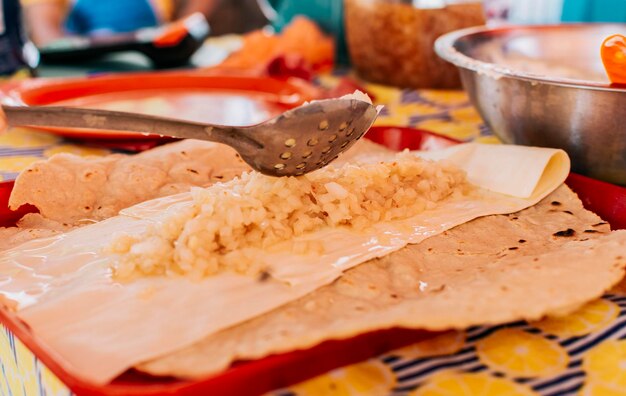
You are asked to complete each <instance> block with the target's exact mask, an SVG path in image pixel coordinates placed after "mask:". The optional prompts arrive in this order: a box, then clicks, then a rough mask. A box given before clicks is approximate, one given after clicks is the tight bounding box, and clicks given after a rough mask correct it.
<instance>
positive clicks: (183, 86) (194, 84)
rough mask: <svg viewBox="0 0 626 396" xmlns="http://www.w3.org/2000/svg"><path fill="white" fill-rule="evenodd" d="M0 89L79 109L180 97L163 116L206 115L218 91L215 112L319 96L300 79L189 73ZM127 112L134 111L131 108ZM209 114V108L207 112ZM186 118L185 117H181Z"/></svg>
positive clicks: (273, 108) (267, 110)
mask: <svg viewBox="0 0 626 396" xmlns="http://www.w3.org/2000/svg"><path fill="white" fill-rule="evenodd" d="M0 93H1V94H2V95H3V96H5V97H6V98H5V100H8V101H10V102H11V103H13V104H16V103H18V104H24V105H28V106H45V105H67V106H77V107H92V106H94V105H96V107H97V105H98V104H102V103H106V102H110V101H118V100H124V101H127V100H128V99H129V98H132V97H136V99H137V101H141V98H146V97H148V98H152V97H155V96H156V97H159V98H161V99H162V100H163V101H165V102H168V101H169V102H171V103H175V102H176V100H178V101H179V102H178V104H176V105H172V106H174V107H172V112H174V114H162V115H164V116H169V117H174V118H176V117H178V115H179V113H180V112H184V111H186V110H188V109H189V108H190V107H194V108H195V109H192V110H194V113H195V114H196V115H198V114H199V113H200V114H201V113H203V111H202V110H203V109H199V107H198V106H200V104H199V103H201V102H200V101H201V100H207V99H210V98H211V97H213V96H214V95H219V97H218V98H214V99H213V101H212V102H211V103H212V106H210V108H208V109H207V110H209V112H213V113H214V114H223V113H224V112H225V111H226V110H227V109H228V107H225V108H224V109H221V110H220V109H219V108H218V109H216V108H215V106H218V107H219V106H227V105H225V104H224V102H225V101H228V100H234V99H235V98H238V99H237V100H242V99H245V100H247V101H248V104H249V105H250V108H251V110H250V111H251V112H254V111H259V112H261V111H262V112H263V114H262V115H269V116H270V117H273V116H275V115H278V114H280V113H282V112H283V111H285V110H286V109H289V108H292V107H295V106H299V105H301V104H302V103H304V102H305V101H309V100H312V99H316V98H317V97H318V96H319V94H320V91H319V89H317V88H315V87H313V86H312V85H310V84H308V83H306V82H304V81H302V80H298V79H277V78H270V77H258V76H242V75H224V74H221V75H220V74H211V73H206V72H197V71H185V72H152V73H128V74H116V75H101V76H94V77H90V78H62V79H58V78H57V79H32V80H24V81H21V82H18V83H12V84H8V85H6V86H4V87H3V89H2V90H1V91H0ZM103 95H104V96H103ZM224 95H228V96H224ZM233 95H234V96H233ZM176 98H178V99H176ZM226 98H231V99H226ZM190 101H192V102H190ZM230 107H231V108H232V107H233V106H230ZM128 111H132V109H130V110H128ZM139 111H140V110H139ZM206 112H207V111H206V110H205V111H204V113H206ZM182 118H185V117H184V116H182ZM227 118H228V117H226V119H225V120H222V121H224V122H223V123H225V124H229V123H230V122H229V120H228V119H227ZM220 119H221V118H220ZM255 119H256V118H255ZM257 121H258V120H257ZM233 123H237V121H236V120H235V121H233ZM38 128H39V129H43V130H47V131H50V132H53V133H55V134H58V135H61V136H65V137H70V138H74V139H81V140H85V139H87V140H91V139H99V140H103V139H104V140H106V139H112V140H118V141H119V140H120V139H133V140H151V141H153V140H155V136H150V135H147V136H146V135H141V134H138V133H132V132H120V131H103V130H89V129H63V128H52V127H50V128H43V127H38ZM156 140H159V139H156Z"/></svg>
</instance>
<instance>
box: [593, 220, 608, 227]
mask: <svg viewBox="0 0 626 396" xmlns="http://www.w3.org/2000/svg"><path fill="white" fill-rule="evenodd" d="M605 224H609V223H607V222H606V221H603V222H600V223H596V224H594V225H592V227H600V226H603V225H605Z"/></svg>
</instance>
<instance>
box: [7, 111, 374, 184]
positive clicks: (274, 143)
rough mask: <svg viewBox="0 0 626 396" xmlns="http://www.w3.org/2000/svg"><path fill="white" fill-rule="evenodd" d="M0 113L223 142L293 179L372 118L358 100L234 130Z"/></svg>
mask: <svg viewBox="0 0 626 396" xmlns="http://www.w3.org/2000/svg"><path fill="white" fill-rule="evenodd" d="M2 109H3V110H4V112H5V114H6V117H7V121H8V123H9V125H13V126H51V127H65V128H89V129H103V130H115V131H133V132H140V133H149V134H155V135H162V136H171V137H176V138H184V139H200V140H209V141H212V142H219V143H224V144H227V145H229V146H230V147H232V148H234V149H235V150H236V151H237V152H238V153H239V154H240V155H241V158H242V159H243V160H244V161H245V162H246V163H247V164H248V165H250V166H251V167H252V168H253V169H255V170H257V171H259V172H261V173H264V174H266V175H270V176H293V175H295V176H299V175H303V174H305V173H308V172H311V171H314V170H316V169H319V168H322V167H324V166H326V165H328V164H329V163H330V162H332V161H334V160H335V159H336V158H337V156H339V154H341V153H342V152H344V151H346V150H347V149H349V148H350V147H351V146H352V145H353V144H354V143H355V142H356V141H357V140H359V139H360V138H361V136H363V135H364V134H365V132H367V130H368V129H369V128H370V126H371V125H372V123H373V122H374V120H375V119H376V116H377V114H378V112H377V111H376V108H375V107H374V106H372V105H371V104H369V103H367V102H363V101H361V100H356V99H327V100H319V101H315V102H311V103H309V104H305V105H303V106H300V107H296V108H294V109H291V110H288V111H286V112H284V113H283V114H281V115H279V116H277V117H275V118H272V119H270V120H268V121H265V122H263V123H261V124H257V125H252V126H245V127H235V126H224V125H212V124H203V123H196V122H189V121H182V120H176V119H171V118H164V117H156V116H151V115H142V114H133V113H124V112H118V111H106V110H94V109H79V108H73V107H48V106H41V107H36V106H32V107H26V106H6V105H3V106H2Z"/></svg>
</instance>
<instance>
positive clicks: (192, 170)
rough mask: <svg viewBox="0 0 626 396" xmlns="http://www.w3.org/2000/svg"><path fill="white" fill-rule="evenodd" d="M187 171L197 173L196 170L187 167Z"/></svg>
mask: <svg viewBox="0 0 626 396" xmlns="http://www.w3.org/2000/svg"><path fill="white" fill-rule="evenodd" d="M187 172H191V173H195V174H196V175H197V174H198V171H197V170H195V169H189V168H187Z"/></svg>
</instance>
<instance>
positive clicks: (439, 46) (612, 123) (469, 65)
mask: <svg viewBox="0 0 626 396" xmlns="http://www.w3.org/2000/svg"><path fill="white" fill-rule="evenodd" d="M615 33H620V34H626V25H621V24H575V25H554V26H528V27H519V26H517V27H502V28H487V27H479V28H470V29H463V30H458V31H456V32H452V33H449V34H446V35H444V36H442V37H440V38H439V39H438V40H437V42H436V43H435V49H436V51H437V54H438V55H439V56H440V57H442V58H443V59H445V60H447V61H449V62H451V63H453V64H455V65H456V66H457V67H458V68H459V71H460V73H461V79H462V81H463V85H464V87H465V89H466V90H467V92H468V94H469V96H470V99H471V101H472V103H473V104H474V105H475V106H476V108H477V109H478V111H479V112H480V114H481V116H482V117H483V119H484V120H485V122H486V124H487V125H488V126H489V127H490V128H491V129H492V130H493V132H494V133H495V134H496V135H497V136H498V137H499V138H500V139H502V140H503V141H504V142H506V143H515V144H523V145H533V146H543V147H556V148H562V149H564V150H565V151H567V153H568V154H569V155H570V157H571V158H572V169H573V170H574V171H576V172H579V173H583V174H586V175H589V176H592V177H595V178H598V179H601V180H605V181H609V182H613V183H618V184H626V89H623V88H616V87H611V86H610V83H609V81H608V78H607V77H606V76H605V73H604V69H603V66H602V61H601V59H600V45H601V43H602V41H603V39H604V38H605V37H607V36H609V35H611V34H615Z"/></svg>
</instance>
